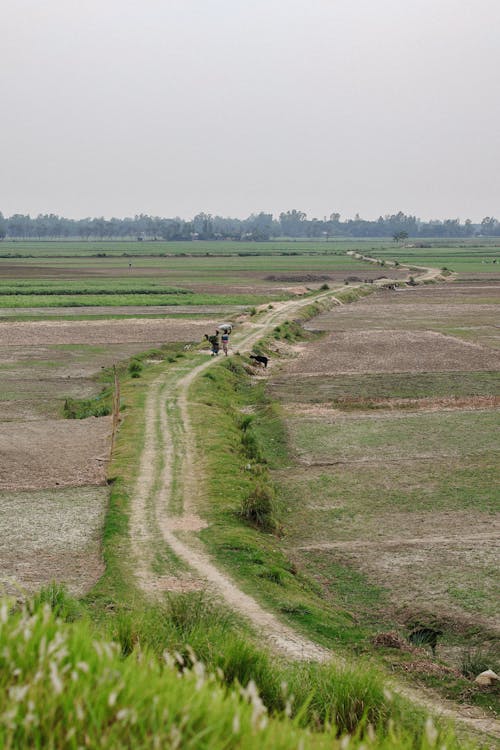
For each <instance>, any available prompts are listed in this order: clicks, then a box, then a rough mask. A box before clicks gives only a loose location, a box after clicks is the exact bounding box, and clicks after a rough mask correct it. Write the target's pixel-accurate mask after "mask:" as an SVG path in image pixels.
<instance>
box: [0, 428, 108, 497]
mask: <svg viewBox="0 0 500 750" xmlns="http://www.w3.org/2000/svg"><path fill="white" fill-rule="evenodd" d="M110 427H111V423H110V418H108V417H101V418H99V419H97V418H95V417H94V418H90V419H82V420H76V421H75V420H57V419H55V420H54V419H48V420H38V421H30V422H6V423H4V424H3V425H2V430H1V432H0V454H1V456H2V463H1V465H0V491H2V490H20V489H23V490H28V489H39V488H43V487H54V486H60V487H64V486H76V485H82V486H83V485H90V484H104V482H105V479H106V463H107V459H108V451H109V442H108V441H109V432H110Z"/></svg>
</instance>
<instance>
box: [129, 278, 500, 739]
mask: <svg viewBox="0 0 500 750" xmlns="http://www.w3.org/2000/svg"><path fill="white" fill-rule="evenodd" d="M422 270H424V269H422ZM425 272H426V273H425V278H426V279H428V278H432V279H434V278H436V277H437V276H439V273H440V272H439V271H438V270H437V269H425ZM427 272H428V273H427ZM335 291H337V292H338V291H340V289H337V290H328V291H326V292H324V293H322V294H318V295H316V296H315V297H314V298H306V299H301V300H291V301H288V302H283V303H275V305H274V309H273V310H270V311H266V312H263V313H261V318H260V320H259V322H258V323H253V322H249V323H246V324H244V325H243V326H242V328H241V332H238V333H237V334H233V337H232V341H233V346H234V347H235V348H237V349H238V350H240V351H242V352H245V351H248V350H250V349H251V348H252V346H253V345H254V344H256V343H257V342H258V341H259V340H260V339H261V338H262V337H263V336H265V335H266V334H268V333H269V332H270V331H271V330H272V329H273V328H274V326H276V325H278V324H279V323H281V322H283V321H284V320H286V319H289V318H290V317H293V315H294V314H296V313H297V312H298V311H299V310H300V309H301V308H302V307H305V306H307V305H309V304H311V303H312V302H315V301H317V300H320V299H326V298H330V299H332V301H333V302H336V303H338V304H342V303H341V302H340V300H337V299H336V298H335V296H334V294H335ZM217 361H218V360H217V359H216V358H207V359H205V360H204V361H201V362H200V363H198V364H196V365H195V366H193V364H192V360H191V359H190V358H186V360H181V361H180V362H179V363H176V364H174V365H172V366H171V367H170V368H168V370H167V371H166V372H164V373H162V374H160V375H159V376H158V378H156V380H155V381H154V382H153V384H152V385H151V386H150V388H149V390H148V393H147V396H146V402H145V412H144V418H145V433H144V445H143V451H142V454H141V459H140V468H139V474H138V477H137V483H136V490H135V493H134V496H133V497H132V500H131V513H130V539H131V547H132V557H133V562H134V570H135V574H136V580H137V583H138V585H139V586H140V588H141V589H142V590H143V591H144V592H145V593H146V594H147V595H148V596H159V595H160V594H161V593H162V592H165V591H169V590H176V591H188V590H193V589H195V588H209V589H210V590H211V591H213V592H214V593H215V594H216V595H217V596H218V597H220V598H222V599H223V600H224V601H225V603H226V604H227V606H228V607H230V608H231V609H233V610H234V611H236V612H237V613H238V614H240V615H242V616H243V617H244V618H245V619H247V620H248V621H249V622H250V624H251V625H252V627H253V628H254V629H255V631H256V632H257V634H258V635H259V636H260V638H261V640H262V641H263V642H267V644H268V645H269V646H270V647H271V648H272V649H273V650H274V651H275V652H277V653H279V654H281V655H282V656H284V657H286V658H289V659H292V660H306V661H318V662H324V661H336V662H337V663H339V664H340V663H343V660H342V659H341V658H340V657H339V656H338V655H336V654H334V653H333V652H331V651H330V650H328V649H326V648H324V647H322V646H319V645H318V644H316V643H314V642H313V641H311V640H309V639H307V638H305V637H304V636H302V635H301V634H300V633H298V632H297V631H295V630H294V629H293V628H291V627H289V626H288V625H285V624H284V623H282V622H281V621H280V620H279V619H278V618H277V617H276V616H275V615H273V614H272V613H271V612H268V611H267V610H266V609H264V607H262V606H261V605H260V604H259V603H258V602H257V601H256V600H255V599H254V598H253V597H251V596H249V595H248V594H246V593H244V592H243V591H241V589H240V588H239V587H238V585H237V584H236V583H235V581H233V579H232V578H231V577H230V576H229V575H228V574H227V573H225V572H222V571H221V570H220V569H219V568H217V566H216V565H215V564H214V562H213V561H212V559H211V557H210V556H209V555H208V554H207V552H206V551H205V550H204V548H203V546H202V544H201V542H200V540H199V538H198V537H197V535H196V532H198V531H200V530H201V529H202V528H204V526H205V525H206V524H205V522H204V521H203V519H201V518H200V517H199V516H198V515H197V512H196V511H197V507H198V499H199V498H201V497H202V492H203V487H202V477H201V476H200V474H201V473H202V472H200V471H199V466H198V460H197V456H196V448H195V439H194V433H193V429H192V426H191V420H190V415H189V403H190V402H189V389H190V386H191V384H192V383H193V381H194V380H195V379H196V378H197V377H199V376H200V375H201V374H202V373H203V372H204V371H205V370H207V369H208V368H209V367H211V366H212V365H213V364H215V362H217ZM197 469H198V470H197ZM179 510H181V511H182V512H181V513H179ZM165 546H166V547H167V548H168V549H169V550H171V552H173V553H174V555H175V556H176V558H177V559H178V560H180V561H181V563H182V564H183V566H184V567H183V569H182V570H179V571H176V572H175V575H172V574H170V575H168V576H167V575H161V574H159V573H155V572H154V560H155V554H156V553H157V551H158V550H159V549H161V548H162V547H165ZM392 688H393V689H394V692H397V693H398V694H400V695H402V696H405V697H407V698H408V699H410V700H411V701H412V702H414V703H416V704H417V705H420V706H421V707H423V708H425V709H426V710H429V711H431V712H433V713H434V714H437V715H440V716H442V717H444V718H447V719H450V720H453V721H458V722H460V723H462V724H464V725H466V726H467V727H468V728H469V729H472V730H473V731H477V732H482V733H486V734H489V735H491V736H494V737H497V738H500V727H499V725H498V722H497V721H495V719H492V718H490V717H487V716H485V715H484V714H483V712H481V711H480V710H478V709H476V708H474V707H464V708H463V709H462V710H460V711H459V710H457V708H456V706H455V705H454V704H453V703H452V702H450V701H445V700H442V699H440V698H437V697H436V696H435V695H433V694H432V692H431V691H422V690H418V691H417V690H414V689H411V688H408V687H404V686H401V685H399V684H398V685H394V684H393V685H392Z"/></svg>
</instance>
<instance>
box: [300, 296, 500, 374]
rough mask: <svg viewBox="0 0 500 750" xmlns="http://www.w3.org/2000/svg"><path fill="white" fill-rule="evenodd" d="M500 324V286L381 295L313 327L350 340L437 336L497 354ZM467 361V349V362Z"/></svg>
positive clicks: (339, 311)
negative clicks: (375, 335)
mask: <svg viewBox="0 0 500 750" xmlns="http://www.w3.org/2000/svg"><path fill="white" fill-rule="evenodd" d="M499 320H500V284H493V283H490V284H486V285H485V284H482V283H481V284H467V285H465V284H460V283H450V284H448V285H439V286H438V287H430V286H424V287H417V288H415V289H411V288H407V289H404V290H402V291H397V292H379V293H377V294H376V296H375V297H372V298H370V299H368V298H365V299H364V300H360V301H359V302H358V303H356V306H355V307H352V306H350V305H349V306H344V307H342V308H341V309H336V310H334V311H331V312H329V313H324V314H323V315H320V316H319V317H318V318H316V319H315V320H314V323H312V324H311V325H313V326H314V327H317V328H319V329H321V330H324V331H338V332H339V333H340V332H343V333H345V335H349V336H350V335H354V336H355V335H356V334H358V333H360V332H361V333H365V332H367V331H369V332H370V333H375V332H376V331H377V330H379V331H384V332H387V331H404V332H412V331H423V332H426V333H427V332H429V331H433V332H436V333H440V334H445V335H446V334H451V335H452V336H453V337H454V338H455V339H456V338H460V339H463V340H465V341H467V342H469V343H472V344H476V345H478V346H484V347H486V348H497V349H498V348H499V347H500V323H499ZM332 343H333V338H332ZM401 344H402V345H404V342H403V341H401ZM443 346H446V345H445V343H444V342H443ZM467 359H468V358H467V354H466V350H465V349H464V361H467ZM450 369H453V368H450ZM464 369H466V368H465V367H464Z"/></svg>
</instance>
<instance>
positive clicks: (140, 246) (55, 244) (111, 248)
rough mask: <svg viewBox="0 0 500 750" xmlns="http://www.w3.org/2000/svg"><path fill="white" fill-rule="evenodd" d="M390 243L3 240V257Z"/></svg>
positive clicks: (262, 251)
mask: <svg viewBox="0 0 500 750" xmlns="http://www.w3.org/2000/svg"><path fill="white" fill-rule="evenodd" d="M387 244H392V243H388V241H387V240H383V239H382V240H374V239H368V240H365V239H363V238H360V239H345V240H344V239H337V240H329V241H328V242H327V241H325V240H324V239H321V240H317V239H315V240H314V239H313V240H293V239H283V240H271V241H269V242H244V241H243V242H240V241H237V242H236V241H231V240H223V241H205V240H203V241H198V242H197V241H194V242H165V241H161V240H158V241H142V242H138V241H133V240H132V241H127V240H115V241H113V240H112V241H109V240H102V241H99V240H89V241H81V240H80V241H79V240H52V241H51V240H43V241H39V240H4V241H3V242H2V243H1V245H0V257H14V258H16V257H25V258H59V257H61V258H63V257H68V256H77V257H82V256H102V255H103V254H104V255H105V256H121V255H124V256H133V257H135V256H142V255H144V256H148V255H158V256H164V255H173V256H176V255H179V256H186V255H194V256H202V255H206V254H207V253H209V254H211V255H214V256H218V255H223V256H230V255H252V256H258V255H270V254H276V255H280V254H286V255H291V254H295V253H299V254H301V255H308V254H316V253H324V252H328V253H340V254H343V253H344V252H345V251H346V250H353V249H357V248H365V247H366V248H369V249H370V250H375V249H378V248H383V247H384V246H387Z"/></svg>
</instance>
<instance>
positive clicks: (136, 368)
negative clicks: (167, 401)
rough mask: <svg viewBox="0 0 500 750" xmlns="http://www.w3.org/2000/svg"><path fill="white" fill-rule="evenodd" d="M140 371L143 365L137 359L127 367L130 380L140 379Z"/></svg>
mask: <svg viewBox="0 0 500 750" xmlns="http://www.w3.org/2000/svg"><path fill="white" fill-rule="evenodd" d="M142 370H143V364H142V362H141V361H140V360H139V359H133V360H132V361H131V362H130V364H129V366H128V372H129V375H130V376H131V377H132V378H140V377H141V372H142Z"/></svg>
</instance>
